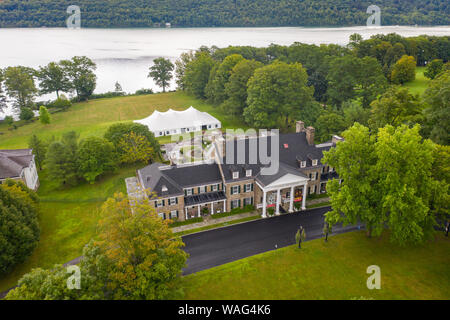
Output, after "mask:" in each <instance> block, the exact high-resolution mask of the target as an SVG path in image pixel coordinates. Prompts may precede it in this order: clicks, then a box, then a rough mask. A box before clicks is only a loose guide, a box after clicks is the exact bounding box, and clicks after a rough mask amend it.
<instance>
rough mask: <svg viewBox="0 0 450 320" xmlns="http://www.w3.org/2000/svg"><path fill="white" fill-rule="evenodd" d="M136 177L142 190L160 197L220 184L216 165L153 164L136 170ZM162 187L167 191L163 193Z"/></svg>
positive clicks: (220, 179)
mask: <svg viewBox="0 0 450 320" xmlns="http://www.w3.org/2000/svg"><path fill="white" fill-rule="evenodd" d="M138 175H139V179H140V180H141V183H142V184H143V186H144V188H145V189H149V190H151V191H153V192H155V193H156V194H157V195H158V196H160V197H161V196H166V195H182V194H184V192H183V188H188V187H192V186H198V185H203V184H213V183H221V182H222V178H221V176H220V171H219V166H218V165H217V164H216V163H213V164H200V165H187V166H167V165H164V164H161V163H153V164H151V165H149V166H147V167H145V168H142V169H140V170H138ZM164 186H165V187H166V188H167V191H163V187H164Z"/></svg>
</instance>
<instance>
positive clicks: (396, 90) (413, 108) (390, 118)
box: [369, 86, 423, 129]
mask: <svg viewBox="0 0 450 320" xmlns="http://www.w3.org/2000/svg"><path fill="white" fill-rule="evenodd" d="M422 112H423V107H422V102H421V100H420V98H419V96H418V95H412V94H411V93H410V92H409V90H408V88H401V87H396V86H394V87H391V88H389V89H388V90H387V91H386V92H385V93H383V95H381V96H380V97H379V98H378V99H377V100H374V101H373V102H372V103H371V115H370V118H369V126H370V127H371V128H374V129H377V128H382V127H384V126H385V125H388V124H389V125H392V126H394V127H396V126H399V125H400V124H409V125H410V124H415V123H421V122H423V115H422Z"/></svg>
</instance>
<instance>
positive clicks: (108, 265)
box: [6, 194, 187, 300]
mask: <svg viewBox="0 0 450 320" xmlns="http://www.w3.org/2000/svg"><path fill="white" fill-rule="evenodd" d="M101 215H102V217H103V219H102V220H101V222H100V228H99V235H98V239H97V241H93V240H92V241H91V242H90V243H89V244H88V245H87V246H86V247H85V248H84V250H83V256H82V258H81V260H80V263H79V267H80V273H81V281H80V289H78V290H70V289H68V288H67V280H68V278H69V277H70V276H71V273H68V272H67V269H66V268H65V267H63V266H60V265H59V266H55V267H54V268H52V269H51V270H42V269H34V270H33V271H32V272H30V273H28V274H26V275H25V276H23V277H22V279H21V280H20V281H19V285H18V287H17V288H15V289H14V290H12V291H10V292H9V293H8V295H7V296H6V299H7V300H8V299H11V300H42V299H50V300H84V299H86V300H93V299H95V300H98V299H109V300H110V299H120V300H157V299H176V298H181V297H182V294H183V292H182V288H181V286H180V278H181V270H182V268H183V267H184V266H185V263H186V258H187V254H186V253H185V252H184V251H183V250H182V249H181V248H182V247H183V245H184V244H183V242H182V241H181V239H180V238H179V237H175V238H174V236H173V234H172V231H171V230H170V228H169V227H168V220H162V219H161V218H160V217H159V216H158V215H157V213H156V212H155V209H154V207H152V206H151V205H150V204H149V203H148V200H147V201H144V202H139V201H135V206H134V207H133V211H132V210H131V207H130V199H128V198H126V197H124V196H123V195H122V194H116V195H115V196H114V198H110V199H108V200H107V201H106V202H105V203H104V205H103V206H102V210H101Z"/></svg>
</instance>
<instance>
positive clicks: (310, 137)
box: [306, 127, 315, 146]
mask: <svg viewBox="0 0 450 320" xmlns="http://www.w3.org/2000/svg"><path fill="white" fill-rule="evenodd" d="M314 131H315V129H314V128H313V127H308V128H306V141H308V144H309V145H310V146H311V145H313V144H314Z"/></svg>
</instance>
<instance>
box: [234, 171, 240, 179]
mask: <svg viewBox="0 0 450 320" xmlns="http://www.w3.org/2000/svg"><path fill="white" fill-rule="evenodd" d="M233 179H239V171H234V172H233Z"/></svg>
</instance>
